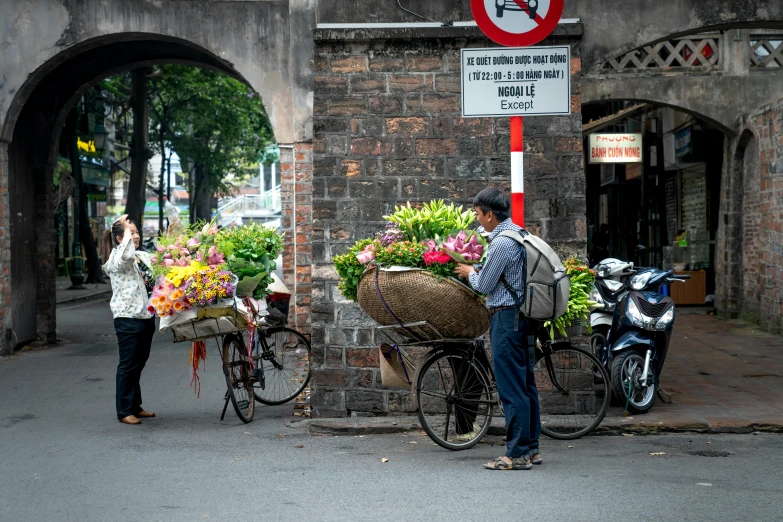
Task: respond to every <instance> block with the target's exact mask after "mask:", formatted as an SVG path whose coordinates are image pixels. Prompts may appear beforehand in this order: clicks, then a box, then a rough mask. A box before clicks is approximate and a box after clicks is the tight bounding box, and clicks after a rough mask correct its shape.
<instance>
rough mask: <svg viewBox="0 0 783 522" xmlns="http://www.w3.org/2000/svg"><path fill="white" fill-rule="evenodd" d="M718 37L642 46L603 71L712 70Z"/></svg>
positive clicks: (609, 64) (699, 37)
mask: <svg viewBox="0 0 783 522" xmlns="http://www.w3.org/2000/svg"><path fill="white" fill-rule="evenodd" d="M719 38H720V36H719V35H717V34H715V35H696V36H689V37H685V38H678V39H676V40H670V41H667V42H660V43H657V44H654V45H645V46H644V47H640V48H639V49H635V50H633V51H630V52H628V53H625V54H624V55H622V56H619V57H618V58H615V59H613V60H609V61H608V62H606V64H605V65H604V69H614V70H617V71H622V70H628V69H630V70H634V69H637V70H638V69H654V68H661V67H666V68H669V67H715V66H716V65H718V50H719V46H718V42H719Z"/></svg>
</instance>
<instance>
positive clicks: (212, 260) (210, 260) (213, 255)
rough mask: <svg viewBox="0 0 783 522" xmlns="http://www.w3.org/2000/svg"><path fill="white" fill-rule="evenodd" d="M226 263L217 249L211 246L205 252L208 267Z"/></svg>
mask: <svg viewBox="0 0 783 522" xmlns="http://www.w3.org/2000/svg"><path fill="white" fill-rule="evenodd" d="M225 261H226V257H225V256H224V255H223V254H221V253H220V252H218V250H217V247H216V246H215V245H212V246H211V247H209V252H207V264H208V265H209V266H215V265H220V264H223V263H224V262H225Z"/></svg>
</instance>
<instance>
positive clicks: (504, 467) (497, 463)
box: [484, 457, 533, 471]
mask: <svg viewBox="0 0 783 522" xmlns="http://www.w3.org/2000/svg"><path fill="white" fill-rule="evenodd" d="M532 467H533V464H532V462H531V461H530V457H519V458H516V459H511V464H509V463H507V462H506V461H505V460H503V458H502V457H498V458H496V459H495V460H494V461H492V462H490V463H488V464H484V469H489V470H492V471H512V470H514V471H516V470H520V469H524V470H528V469H531V468H532Z"/></svg>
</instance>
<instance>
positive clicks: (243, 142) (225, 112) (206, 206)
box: [153, 65, 274, 222]
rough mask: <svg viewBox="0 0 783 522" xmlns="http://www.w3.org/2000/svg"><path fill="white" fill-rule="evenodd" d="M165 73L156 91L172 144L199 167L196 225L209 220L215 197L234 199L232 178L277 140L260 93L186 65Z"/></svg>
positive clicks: (193, 198)
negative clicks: (165, 106) (165, 111)
mask: <svg viewBox="0 0 783 522" xmlns="http://www.w3.org/2000/svg"><path fill="white" fill-rule="evenodd" d="M160 70H161V71H162V74H160V75H159V76H158V77H157V78H156V80H155V83H156V85H155V89H156V90H157V92H158V93H159V94H158V95H157V97H158V99H159V100H166V101H167V104H168V116H167V118H166V125H167V126H168V132H167V133H168V134H169V139H168V141H169V143H170V144H171V145H172V146H173V148H174V149H175V150H176V151H177V153H178V154H179V155H180V156H184V157H187V158H190V159H191V160H193V161H194V162H195V168H194V169H193V188H192V190H191V194H190V201H191V222H193V221H195V220H199V219H204V220H209V219H210V218H211V199H212V197H213V195H215V194H230V193H231V192H232V191H233V190H234V188H235V187H234V184H233V182H232V176H233V177H234V179H236V177H237V176H238V175H240V173H241V171H242V166H243V165H244V164H246V163H249V162H255V161H258V159H259V157H260V156H261V155H262V153H263V151H264V149H265V148H266V146H267V145H268V144H269V143H271V142H273V141H274V138H273V134H272V127H271V125H270V123H269V117H268V116H267V114H266V111H265V110H264V106H263V104H262V102H261V99H260V97H259V96H258V94H257V93H256V92H254V91H253V90H252V89H250V88H249V87H248V86H246V85H244V84H242V83H240V82H238V81H237V80H234V79H233V78H230V77H229V76H226V75H224V74H222V73H218V72H215V71H212V70H208V69H199V68H195V67H190V66H184V65H166V66H162V67H161V68H160ZM155 112H156V111H153V113H155ZM229 175H232V176H229Z"/></svg>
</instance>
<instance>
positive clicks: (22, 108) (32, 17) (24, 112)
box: [0, 0, 313, 352]
mask: <svg viewBox="0 0 783 522" xmlns="http://www.w3.org/2000/svg"><path fill="white" fill-rule="evenodd" d="M290 4H296V2H290V3H289V2H288V1H279V2H274V1H273V2H230V3H227V4H223V6H222V7H221V9H220V14H219V16H215V14H216V13H214V7H211V6H210V5H209V2H202V3H198V2H195V3H194V2H157V3H152V2H123V1H117V2H98V1H92V0H88V1H80V2H59V1H55V0H47V1H41V2H21V1H15V0H12V1H11V2H10V4H9V3H8V2H6V3H5V5H4V7H3V9H4V11H10V12H3V15H2V17H0V18H2V21H0V32H2V33H3V34H4V35H5V39H4V43H7V44H4V46H3V47H1V48H0V63H2V64H3V75H2V78H3V80H2V81H0V272H2V280H0V352H2V351H7V350H9V349H12V348H13V346H14V345H15V344H17V343H19V342H26V341H33V340H36V339H37V340H39V341H44V342H51V341H53V340H54V339H55V292H54V289H55V266H54V264H55V263H54V244H55V233H54V230H53V226H52V223H53V222H54V216H53V212H54V209H53V206H52V203H51V201H50V199H51V195H50V193H51V190H50V189H49V187H51V185H52V175H53V170H54V166H55V163H56V160H57V150H58V140H59V138H60V133H61V130H62V127H63V124H64V120H65V117H66V115H67V113H68V111H69V110H70V109H71V107H73V105H74V104H75V103H76V101H77V100H78V99H79V98H80V96H81V95H82V93H83V92H84V91H85V90H86V89H88V88H90V86H91V85H94V83H95V82H97V81H99V80H101V79H103V78H106V77H108V76H110V75H112V74H116V73H118V72H120V71H123V70H127V69H131V68H135V67H139V66H144V65H151V64H161V63H184V64H190V65H196V66H200V67H207V68H211V69H215V70H218V71H221V72H224V73H226V74H228V75H230V76H233V77H235V78H237V79H239V80H241V81H243V82H245V83H248V84H249V85H250V86H251V87H253V89H254V90H256V91H257V92H258V93H259V94H260V95H261V97H262V99H263V102H264V106H265V108H266V110H267V113H268V115H269V118H270V122H271V124H272V128H273V131H274V133H275V137H276V139H277V141H278V143H280V144H282V145H284V146H285V145H287V146H288V147H287V148H286V147H282V148H283V158H282V162H283V178H282V181H283V189H282V190H283V192H284V195H283V199H284V202H285V203H284V205H286V204H287V205H288V206H289V207H290V206H293V205H294V204H295V202H294V200H293V198H292V197H290V196H291V195H293V193H294V187H293V183H294V178H295V173H294V172H293V165H294V164H295V160H294V155H295V154H294V152H295V151H296V152H299V153H300V154H298V155H299V156H300V158H299V165H298V168H297V170H298V171H300V173H299V180H300V181H306V179H305V178H307V176H309V164H310V158H309V145H307V144H306V143H307V142H309V141H310V140H311V133H312V123H311V114H312V88H311V87H310V85H309V80H308V74H306V73H301V71H302V70H303V69H306V67H307V65H308V64H309V60H310V58H309V56H310V55H311V54H312V40H311V39H310V38H309V37H308V31H309V30H310V29H311V26H312V22H313V21H312V20H311V17H312V12H311V10H310V9H301V8H299V7H297V6H296V5H290ZM7 15H8V16H7ZM207 20H208V21H209V23H208V24H205V22H206V21H207ZM302 29H304V30H302ZM302 153H304V156H302ZM302 171H304V172H305V173H304V174H303V173H302ZM286 193H288V195H289V197H286ZM308 210H309V209H308V208H302V209H300V215H301V212H307V211H308ZM283 226H284V228H288V229H290V231H291V232H293V228H292V223H291V220H290V219H288V220H285V219H284V223H283ZM295 236H296V234H294V233H288V234H287V237H288V241H289V243H290V244H289V245H288V246H289V248H288V249H287V255H288V256H289V259H288V260H287V261H288V262H287V263H286V266H287V267H290V269H289V270H288V271H287V272H288V273H287V274H286V275H287V279H289V282H293V278H294V277H295V276H294V274H295V267H294V266H293V257H292V254H291V252H293V248H292V247H293V238H294V237H295ZM300 239H302V240H306V239H307V238H306V237H303V238H300ZM300 290H301V289H300ZM300 293H301V291H300Z"/></svg>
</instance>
